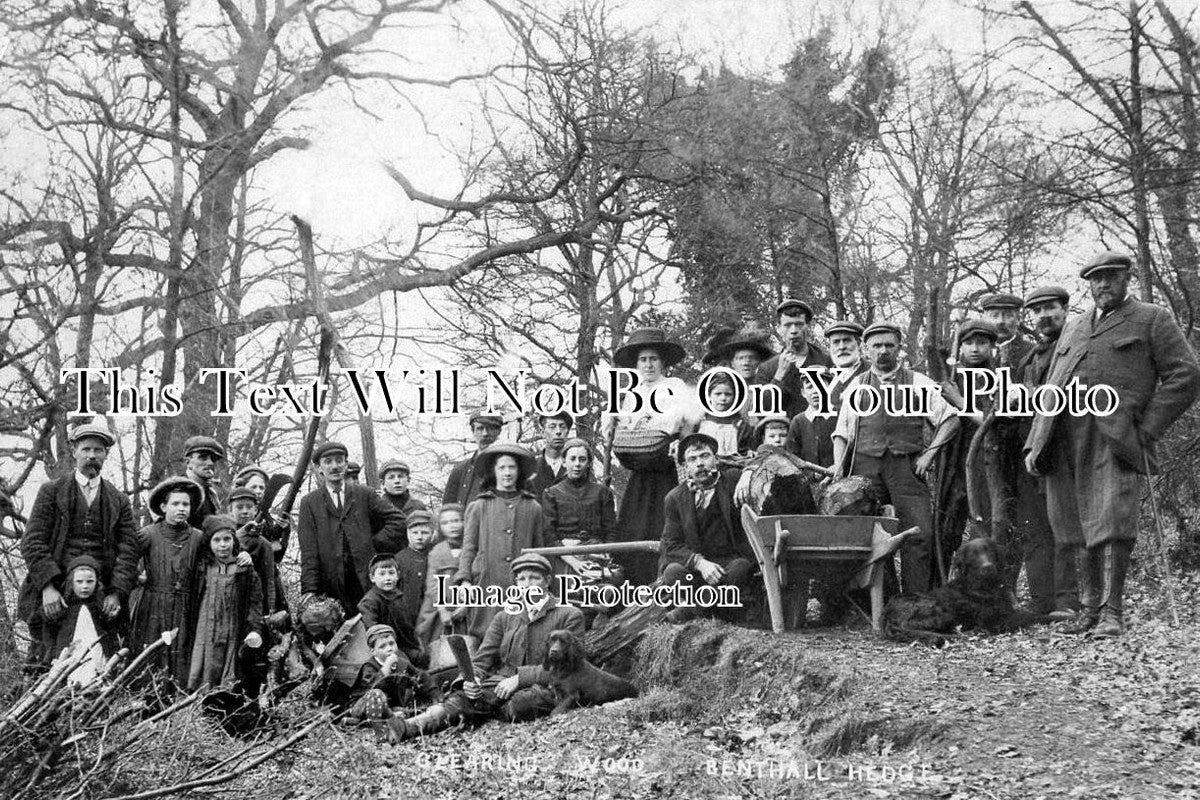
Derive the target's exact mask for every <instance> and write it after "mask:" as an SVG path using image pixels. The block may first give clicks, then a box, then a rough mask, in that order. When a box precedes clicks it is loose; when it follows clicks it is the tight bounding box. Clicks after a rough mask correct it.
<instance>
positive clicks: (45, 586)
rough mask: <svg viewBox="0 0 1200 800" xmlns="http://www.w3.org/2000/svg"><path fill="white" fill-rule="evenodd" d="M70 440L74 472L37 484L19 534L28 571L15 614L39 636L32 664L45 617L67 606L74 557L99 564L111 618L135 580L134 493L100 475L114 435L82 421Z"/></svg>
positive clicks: (53, 617)
mask: <svg viewBox="0 0 1200 800" xmlns="http://www.w3.org/2000/svg"><path fill="white" fill-rule="evenodd" d="M68 439H69V440H70V442H71V455H72V457H73V459H74V461H75V470H74V471H73V472H72V473H71V474H70V475H65V476H63V477H61V478H56V479H55V480H52V481H48V482H47V483H45V484H43V485H42V487H41V488H40V489H38V493H37V497H36V499H35V500H34V501H33V510H32V511H31V512H30V515H29V524H28V525H27V526H26V527H25V534H24V535H23V536H22V537H21V556H22V557H23V558H24V559H25V568H26V570H27V572H26V575H25V582H24V583H23V584H22V586H21V593H20V596H19V598H18V601H17V615H18V616H19V617H20V618H21V619H23V620H25V621H26V622H27V623H28V624H29V630H30V634H31V636H32V638H33V642H34V648H33V649H31V651H30V654H29V657H30V662H31V663H34V662H36V661H37V660H38V659H39V658H41V657H42V655H43V654H41V653H38V652H35V650H37V649H40V648H39V647H38V643H39V642H40V641H41V631H42V627H43V623H44V621H46V620H51V621H52V620H56V619H58V618H59V617H61V616H62V615H63V614H64V613H65V612H66V609H67V604H66V601H65V600H64V599H63V579H64V576H65V575H66V566H67V564H68V563H69V562H70V561H71V560H72V559H75V558H77V557H79V556H89V557H91V558H94V559H95V560H96V561H97V562H98V563H99V564H100V573H99V575H97V577H98V578H99V579H100V582H101V583H102V584H103V586H104V588H105V591H106V594H105V596H104V600H103V603H102V608H103V611H104V614H105V615H107V616H108V617H109V619H115V618H117V617H118V615H119V614H120V613H121V610H122V606H123V605H124V604H125V602H126V601H127V599H128V597H129V592H130V591H131V590H132V589H133V585H134V583H135V581H136V580H137V562H138V555H139V552H138V543H137V528H136V527H135V526H134V522H133V510H132V508H131V506H130V505H129V498H127V497H126V496H125V494H124V493H123V492H121V490H119V489H118V488H117V487H116V486H114V485H113V484H111V483H110V482H108V481H107V480H105V479H104V478H101V477H100V470H101V469H102V468H103V467H104V461H105V459H106V458H107V457H108V449H109V448H110V447H112V445H113V444H114V443H115V440H114V439H113V437H112V435H111V434H110V433H109V432H108V430H107V429H105V428H103V427H101V426H99V425H81V426H79V427H77V428H75V429H74V430H73V431H71V433H70V436H69V437H68ZM45 655H46V656H48V657H49V658H53V657H54V656H56V655H58V654H57V653H53V654H45Z"/></svg>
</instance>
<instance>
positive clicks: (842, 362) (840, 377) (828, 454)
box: [787, 319, 869, 467]
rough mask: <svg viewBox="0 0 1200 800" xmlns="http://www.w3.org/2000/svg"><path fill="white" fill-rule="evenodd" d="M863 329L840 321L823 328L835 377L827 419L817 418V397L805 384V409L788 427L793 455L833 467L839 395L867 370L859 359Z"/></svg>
mask: <svg viewBox="0 0 1200 800" xmlns="http://www.w3.org/2000/svg"><path fill="white" fill-rule="evenodd" d="M862 335H863V326H862V325H859V324H858V323H857V322H854V321H852V320H848V319H840V320H838V321H837V322H835V323H833V324H832V325H830V326H829V327H827V328H826V329H825V341H826V342H827V343H828V344H829V357H830V360H832V361H833V367H832V372H833V373H834V374H835V375H836V377H835V378H833V379H832V381H831V382H830V386H829V395H830V397H829V400H830V403H829V410H830V411H831V412H832V413H831V414H830V415H828V416H820V415H819V414H818V413H817V412H818V411H820V410H821V409H820V408H819V406H820V398H819V396H818V394H817V390H816V388H815V387H814V386H812V385H811V384H808V383H807V382H806V384H807V386H806V388H807V389H808V394H807V399H808V408H806V409H804V411H803V412H801V413H799V414H797V415H795V416H794V417H792V421H791V424H790V425H789V426H788V441H787V449H788V450H789V451H791V452H792V453H795V454H796V455H798V456H800V457H801V458H803V459H804V460H805V461H811V462H812V463H814V464H820V465H821V466H823V467H829V466H832V465H833V430H834V428H835V427H836V426H837V413H838V410H839V409H840V408H841V407H842V393H843V392H844V391H845V390H846V386H847V384H849V383H850V381H852V380H854V379H855V378H857V377H858V376H859V375H862V374H863V373H864V372H866V371H867V369H868V368H869V367H868V365H867V362H866V360H865V359H864V358H863V357H862Z"/></svg>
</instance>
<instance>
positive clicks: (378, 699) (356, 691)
mask: <svg viewBox="0 0 1200 800" xmlns="http://www.w3.org/2000/svg"><path fill="white" fill-rule="evenodd" d="M367 646H368V647H370V648H371V657H370V658H369V659H367V661H366V663H364V664H363V665H362V667H361V668H360V669H359V671H358V677H357V678H356V679H355V681H354V686H353V687H351V689H350V700H351V702H352V705H351V706H350V711H349V713H348V714H347V717H349V718H350V719H352V720H370V719H388V718H390V717H391V716H392V715H393V713H394V709H404V708H411V707H412V705H413V704H414V703H417V702H431V701H435V700H437V699H439V698H440V697H441V693H440V692H438V690H437V687H436V686H434V684H433V681H431V680H430V679H429V675H428V673H426V672H424V671H422V670H419V669H417V668H416V667H415V666H413V663H412V662H411V661H409V660H408V658H407V657H405V655H404V654H403V653H401V652H400V649H399V648H398V647H397V645H396V632H395V631H394V630H392V629H391V627H390V626H388V625H374V626H372V627H371V628H369V629H368V630H367Z"/></svg>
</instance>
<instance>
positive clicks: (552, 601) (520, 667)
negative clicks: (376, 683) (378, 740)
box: [388, 553, 584, 741]
mask: <svg viewBox="0 0 1200 800" xmlns="http://www.w3.org/2000/svg"><path fill="white" fill-rule="evenodd" d="M512 575H513V583H514V584H515V585H516V586H520V587H523V588H525V589H526V590H527V591H528V592H529V594H527V595H526V597H527V600H528V602H526V603H524V604H523V607H522V608H520V609H519V610H517V611H510V610H508V609H504V610H502V611H501V612H500V613H498V614H496V616H494V617H492V620H491V622H490V623H489V624H488V628H487V632H486V633H485V634H484V637H483V641H482V643H481V644H480V645H479V649H478V650H477V651H476V653H475V657H474V659H473V666H474V671H475V676H476V682H474V683H464V684H463V685H462V688H461V689H460V690H458V691H456V692H454V693H452V694H451V695H450V696H449V697H447V698H446V700H445V702H444V703H441V704H438V705H434V706H431V707H430V708H429V709H427V710H426V711H425V712H423V713H421V714H418V715H417V716H415V717H412V718H410V719H407V720H403V721H401V720H394V719H393V720H389V721H388V728H389V730H390V737H391V738H392V739H393V740H394V741H403V740H404V739H410V738H413V737H415V736H420V735H429V734H432V733H437V732H438V731H441V730H445V729H446V728H448V727H450V726H452V725H457V724H459V723H460V722H468V723H471V724H479V723H481V722H484V721H486V720H488V719H493V718H499V719H503V720H505V721H508V722H520V721H524V720H529V719H535V718H537V717H541V716H546V715H548V714H549V713H550V712H551V711H553V710H554V704H555V699H554V692H553V691H552V690H551V689H550V688H549V687H548V686H545V685H542V684H544V683H546V682H548V676H547V675H546V673H545V671H544V669H543V668H542V663H543V662H544V661H545V660H546V650H547V648H548V646H549V641H550V634H551V633H552V632H554V631H556V630H560V629H561V630H568V631H570V632H571V633H573V634H575V635H576V636H578V637H582V636H583V632H584V622H583V612H582V611H580V610H579V609H578V608H575V607H574V606H568V605H562V604H560V603H559V602H558V600H557V599H556V598H555V597H554V595H552V594H550V593H549V589H550V581H551V576H552V569H551V566H550V562H549V561H548V560H547V559H546V557H545V556H541V555H537V554H532V553H531V554H527V555H522V556H518V557H517V558H515V559H513V562H512Z"/></svg>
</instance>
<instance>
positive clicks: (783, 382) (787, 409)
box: [754, 344, 833, 417]
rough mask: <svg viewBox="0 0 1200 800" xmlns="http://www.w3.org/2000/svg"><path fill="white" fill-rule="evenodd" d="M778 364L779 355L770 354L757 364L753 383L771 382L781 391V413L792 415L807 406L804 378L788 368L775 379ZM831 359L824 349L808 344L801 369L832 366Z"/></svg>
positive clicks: (796, 371)
mask: <svg viewBox="0 0 1200 800" xmlns="http://www.w3.org/2000/svg"><path fill="white" fill-rule="evenodd" d="M778 366H779V356H777V355H775V356H771V357H770V358H768V359H767V360H766V361H764V362H762V363H761V364H759V365H758V372H756V373H755V375H754V382H755V383H773V384H775V385H776V386H778V387H779V389H780V391H781V392H782V393H783V413H784V414H787V415H788V416H789V417H794V416H796V415H797V414H799V413H800V412H801V411H803V410H804V409H806V408H808V398H807V397H805V396H804V379H803V377H802V376H801V375H800V372H799V371H798V370H796V369H789V370H788V371H787V372H785V373H784V375H783V377H782V378H780V379H779V380H776V379H775V370H776V368H777V367H778ZM832 366H833V361H832V359H830V358H829V354H828V353H826V352H825V351H824V350H821V349H820V348H818V347H816V346H815V345H812V344H810V345H809V346H808V355H807V356H806V357H805V360H804V363H803V364H802V365H801V366H800V368H801V369H804V368H806V367H832Z"/></svg>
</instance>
